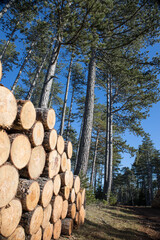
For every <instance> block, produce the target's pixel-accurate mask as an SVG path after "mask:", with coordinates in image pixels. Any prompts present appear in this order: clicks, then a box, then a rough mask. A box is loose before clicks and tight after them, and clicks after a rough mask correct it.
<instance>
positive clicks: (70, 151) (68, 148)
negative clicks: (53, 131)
mask: <svg viewBox="0 0 160 240" xmlns="http://www.w3.org/2000/svg"><path fill="white" fill-rule="evenodd" d="M64 150H65V152H66V153H67V157H68V158H69V159H71V158H72V154H73V147H72V143H71V142H70V141H68V142H65V148H64Z"/></svg>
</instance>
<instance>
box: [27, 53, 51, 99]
mask: <svg viewBox="0 0 160 240" xmlns="http://www.w3.org/2000/svg"><path fill="white" fill-rule="evenodd" d="M47 56H48V52H47V53H46V55H45V56H44V58H43V60H42V62H41V64H40V65H39V67H38V68H37V72H36V74H35V77H34V79H33V82H32V84H31V86H30V89H29V91H28V94H27V96H26V100H30V99H31V97H32V94H33V90H34V87H35V85H36V83H37V79H38V77H39V74H40V72H41V70H42V68H43V65H44V63H45V61H46V58H47Z"/></svg>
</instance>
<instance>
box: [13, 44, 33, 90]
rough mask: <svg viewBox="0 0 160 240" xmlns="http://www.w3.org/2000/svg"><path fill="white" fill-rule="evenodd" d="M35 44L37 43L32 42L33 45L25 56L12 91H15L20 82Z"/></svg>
mask: <svg viewBox="0 0 160 240" xmlns="http://www.w3.org/2000/svg"><path fill="white" fill-rule="evenodd" d="M34 45H35V42H33V43H32V44H31V47H30V49H29V51H28V53H27V55H26V57H25V59H24V61H23V64H22V65H21V68H20V70H19V73H18V75H17V77H16V79H15V81H14V83H13V85H12V87H11V91H12V92H14V90H15V88H16V85H17V83H18V81H19V79H20V76H21V74H22V71H23V69H24V67H25V65H26V63H27V62H28V59H29V57H30V56H31V53H32V51H33V46H34Z"/></svg>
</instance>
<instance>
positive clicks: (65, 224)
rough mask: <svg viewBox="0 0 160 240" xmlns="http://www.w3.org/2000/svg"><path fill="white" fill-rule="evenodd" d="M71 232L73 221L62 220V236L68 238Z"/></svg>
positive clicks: (69, 219) (68, 219)
mask: <svg viewBox="0 0 160 240" xmlns="http://www.w3.org/2000/svg"><path fill="white" fill-rule="evenodd" d="M72 231H73V220H72V219H71V218H65V219H63V220H62V230H61V232H62V234H63V235H67V236H70V235H71V234H72Z"/></svg>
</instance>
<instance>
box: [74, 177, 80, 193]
mask: <svg viewBox="0 0 160 240" xmlns="http://www.w3.org/2000/svg"><path fill="white" fill-rule="evenodd" d="M73 186H74V190H75V193H76V194H77V193H78V192H79V190H80V186H81V182H80V178H79V176H74V177H73Z"/></svg>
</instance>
